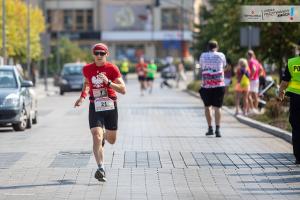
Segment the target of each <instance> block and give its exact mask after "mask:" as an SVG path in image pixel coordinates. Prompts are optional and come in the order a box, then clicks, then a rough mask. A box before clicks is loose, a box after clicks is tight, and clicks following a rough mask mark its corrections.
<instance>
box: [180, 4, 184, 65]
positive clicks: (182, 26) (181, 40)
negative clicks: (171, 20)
mask: <svg viewBox="0 0 300 200" xmlns="http://www.w3.org/2000/svg"><path fill="white" fill-rule="evenodd" d="M180 15H181V20H180V22H181V25H180V26H181V27H180V32H181V34H180V59H181V62H183V42H184V10H183V0H181V6H180Z"/></svg>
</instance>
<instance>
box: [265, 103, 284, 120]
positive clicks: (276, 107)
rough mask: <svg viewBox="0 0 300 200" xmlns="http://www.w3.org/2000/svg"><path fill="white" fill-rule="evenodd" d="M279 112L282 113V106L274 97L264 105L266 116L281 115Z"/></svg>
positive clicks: (276, 116) (275, 116) (274, 116)
mask: <svg viewBox="0 0 300 200" xmlns="http://www.w3.org/2000/svg"><path fill="white" fill-rule="evenodd" d="M281 113H283V108H282V106H281V105H280V103H279V102H278V101H277V100H276V99H275V98H273V99H271V100H270V101H268V103H267V105H266V113H265V114H266V116H268V117H269V118H272V119H274V118H278V117H279V116H280V115H281Z"/></svg>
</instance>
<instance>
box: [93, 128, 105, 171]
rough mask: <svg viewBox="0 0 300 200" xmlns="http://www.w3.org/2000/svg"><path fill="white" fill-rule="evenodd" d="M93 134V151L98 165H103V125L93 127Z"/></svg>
mask: <svg viewBox="0 0 300 200" xmlns="http://www.w3.org/2000/svg"><path fill="white" fill-rule="evenodd" d="M91 132H92V135H93V152H94V156H95V160H96V163H97V165H98V166H99V165H103V160H104V156H103V148H102V139H103V129H102V128H101V127H95V128H92V129H91Z"/></svg>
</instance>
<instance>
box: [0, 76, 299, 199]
mask: <svg viewBox="0 0 300 200" xmlns="http://www.w3.org/2000/svg"><path fill="white" fill-rule="evenodd" d="M127 87H128V93H127V95H126V96H121V97H120V98H119V105H118V107H119V134H118V140H117V143H116V144H115V145H114V146H111V145H109V144H108V143H107V144H106V146H105V161H106V163H105V166H106V170H107V176H108V182H106V183H99V182H97V181H96V180H95V179H94V177H93V176H94V173H95V167H96V164H95V161H94V157H93V154H92V151H91V150H92V143H91V135H90V133H89V129H88V120H87V119H88V118H87V115H88V112H87V110H88V103H87V102H85V105H84V107H83V108H79V109H73V108H72V106H73V103H74V101H75V100H76V98H77V97H78V93H70V94H66V95H65V96H63V97H61V96H57V95H56V96H55V95H54V96H49V97H47V98H44V99H42V100H41V101H40V112H39V116H40V118H39V123H38V125H37V126H34V127H33V129H30V130H26V131H25V132H12V131H11V130H9V129H0V199H1V200H2V199H3V200H12V199H21V200H26V199H28V200H44V199H46V200H48V199H51V200H56V199H57V200H58V199H74V200H79V199H86V200H93V199H101V200H102V199H103V200H106V199H108V200H110V199H114V200H116V199H118V200H119V199H120V200H121V199H124V200H127V199H133V200H135V199H136V200H144V199H145V200H146V199H147V200H152V199H155V200H157V199H158V200H159V199H161V200H167V199H170V200H176V199H184V200H185V199H300V168H299V167H297V166H295V165H294V164H293V162H294V160H293V155H292V154H291V151H292V147H291V145H290V144H288V143H287V142H285V141H283V140H281V139H278V138H276V137H274V136H272V135H269V134H266V133H264V132H261V131H259V130H256V129H253V128H250V127H248V126H245V125H243V124H240V123H239V122H238V121H237V120H236V119H235V118H233V117H232V116H230V115H229V114H227V113H225V112H223V118H222V121H223V123H222V126H221V131H222V135H223V137H222V138H215V137H206V136H205V131H206V129H207V126H206V121H205V117H204V110H203V104H202V102H201V101H200V100H199V99H197V98H195V97H192V96H189V95H188V94H186V93H185V92H182V91H180V90H176V89H173V90H170V89H166V88H164V89H160V88H159V80H156V84H155V88H154V91H153V94H151V95H149V94H147V95H145V96H144V97H140V96H139V86H138V84H137V81H136V80H129V83H128V85H127Z"/></svg>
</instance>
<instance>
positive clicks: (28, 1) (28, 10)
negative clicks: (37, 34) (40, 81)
mask: <svg viewBox="0 0 300 200" xmlns="http://www.w3.org/2000/svg"><path fill="white" fill-rule="evenodd" d="M30 54H31V52H30V0H27V68H26V69H27V74H28V78H29V79H30V77H31V68H30V63H31V59H30Z"/></svg>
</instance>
